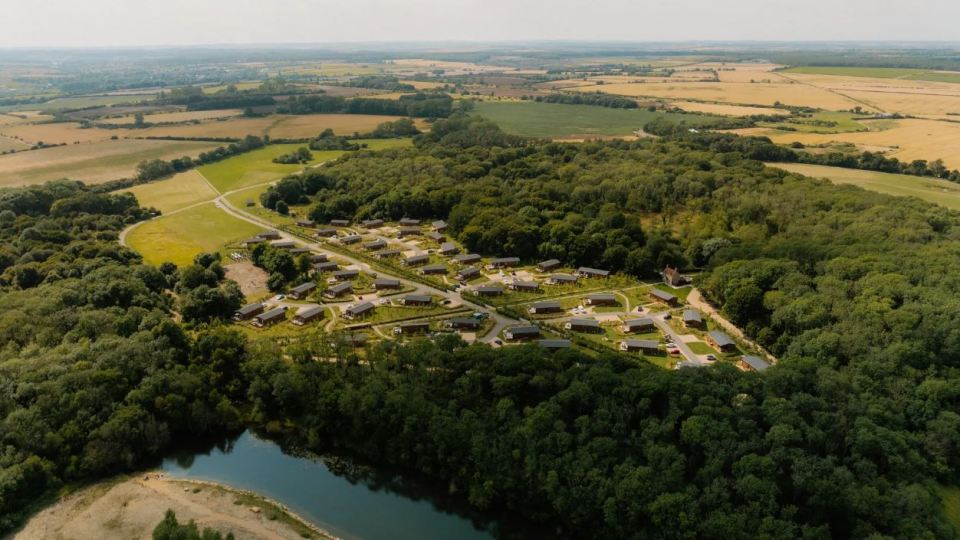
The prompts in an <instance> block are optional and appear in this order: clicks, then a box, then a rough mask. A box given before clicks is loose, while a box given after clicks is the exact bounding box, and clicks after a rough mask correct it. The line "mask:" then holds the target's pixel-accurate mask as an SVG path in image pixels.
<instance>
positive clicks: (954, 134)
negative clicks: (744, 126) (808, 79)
mask: <svg viewBox="0 0 960 540" xmlns="http://www.w3.org/2000/svg"><path fill="white" fill-rule="evenodd" d="M873 122H874V121H872V120H871V121H864V122H863V123H864V124H865V125H867V126H868V127H869V126H871V125H872V124H873ZM881 122H889V121H886V120H882V121H881ZM741 133H745V134H751V135H762V136H767V137H770V139H771V140H772V141H773V142H775V143H780V144H789V143H792V142H794V141H797V142H801V143H803V144H806V145H817V144H827V143H830V142H850V143H853V144H855V145H857V146H860V147H865V148H871V149H885V150H887V152H886V153H885V154H886V156H887V157H895V158H897V159H899V160H900V161H913V160H915V159H925V160H927V161H933V160H935V159H942V160H943V162H944V163H945V164H946V165H947V166H948V167H949V168H951V169H956V168H960V123H953V122H941V121H937V120H920V119H905V120H895V121H893V125H892V127H890V128H889V129H884V130H882V131H869V132H857V133H839V134H834V133H795V132H783V131H777V130H769V129H762V128H761V129H752V130H748V131H741Z"/></svg>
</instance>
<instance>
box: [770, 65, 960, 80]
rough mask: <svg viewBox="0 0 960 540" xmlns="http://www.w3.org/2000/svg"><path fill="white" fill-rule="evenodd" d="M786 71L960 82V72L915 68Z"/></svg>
mask: <svg viewBox="0 0 960 540" xmlns="http://www.w3.org/2000/svg"><path fill="white" fill-rule="evenodd" d="M784 71H786V72H788V73H803V74H807V75H838V76H842V77H869V78H872V79H903V80H911V81H931V82H944V83H960V72H955V71H935V70H927V69H914V68H885V67H856V66H798V67H792V68H788V69H786V70H784Z"/></svg>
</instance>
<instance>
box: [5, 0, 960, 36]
mask: <svg viewBox="0 0 960 540" xmlns="http://www.w3.org/2000/svg"><path fill="white" fill-rule="evenodd" d="M0 20H2V21H3V24H2V28H3V31H2V32H0V47H8V46H60V45H70V46H101V45H116V46H125V45H165V44H168V45H184V44H216V43H321V42H342V41H439V40H543V39H578V40H631V41H673V40H900V41H909V40H924V41H934V40H945V41H960V0H588V1H583V0H577V1H574V0H0Z"/></svg>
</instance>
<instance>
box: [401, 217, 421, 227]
mask: <svg viewBox="0 0 960 540" xmlns="http://www.w3.org/2000/svg"><path fill="white" fill-rule="evenodd" d="M400 226H401V227H419V226H420V220H419V219H413V218H402V219H401V220H400Z"/></svg>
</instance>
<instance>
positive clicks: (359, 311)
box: [343, 302, 374, 319]
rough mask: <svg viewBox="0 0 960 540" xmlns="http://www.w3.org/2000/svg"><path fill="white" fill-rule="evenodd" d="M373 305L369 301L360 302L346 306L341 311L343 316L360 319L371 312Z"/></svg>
mask: <svg viewBox="0 0 960 540" xmlns="http://www.w3.org/2000/svg"><path fill="white" fill-rule="evenodd" d="M373 310H374V305H373V304H372V303H370V302H361V303H359V304H354V305H352V306H350V307H348V308H347V309H346V310H344V312H343V316H344V317H346V318H348V319H360V318H362V317H366V316H367V315H370V314H371V313H373Z"/></svg>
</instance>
